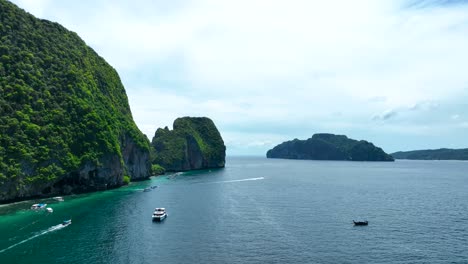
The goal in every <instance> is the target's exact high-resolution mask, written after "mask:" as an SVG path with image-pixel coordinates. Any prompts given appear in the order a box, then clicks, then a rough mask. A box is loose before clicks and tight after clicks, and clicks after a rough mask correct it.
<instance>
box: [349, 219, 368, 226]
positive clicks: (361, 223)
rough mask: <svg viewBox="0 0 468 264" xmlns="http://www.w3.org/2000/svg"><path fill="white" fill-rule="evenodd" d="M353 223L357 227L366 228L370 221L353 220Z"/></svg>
mask: <svg viewBox="0 0 468 264" xmlns="http://www.w3.org/2000/svg"><path fill="white" fill-rule="evenodd" d="M353 223H354V225H355V226H366V225H368V224H369V222H368V221H354V220H353Z"/></svg>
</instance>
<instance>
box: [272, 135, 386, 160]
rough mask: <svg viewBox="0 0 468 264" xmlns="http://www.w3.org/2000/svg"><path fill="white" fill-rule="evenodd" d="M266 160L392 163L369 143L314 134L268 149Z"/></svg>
mask: <svg viewBox="0 0 468 264" xmlns="http://www.w3.org/2000/svg"><path fill="white" fill-rule="evenodd" d="M267 158H283V159H310V160H351V161H393V158H392V156H390V155H388V154H387V153H385V152H384V151H383V150H382V149H381V148H378V147H376V146H374V144H372V143H370V142H367V141H365V140H361V141H357V140H354V139H350V138H348V137H346V136H343V135H334V134H315V135H313V136H312V137H311V138H309V139H307V140H299V139H294V140H292V141H286V142H283V143H281V144H279V145H277V146H276V147H274V148H273V149H270V150H269V151H268V152H267Z"/></svg>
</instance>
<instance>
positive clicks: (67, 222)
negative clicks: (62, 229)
mask: <svg viewBox="0 0 468 264" xmlns="http://www.w3.org/2000/svg"><path fill="white" fill-rule="evenodd" d="M69 224H71V219H70V220H64V221H63V222H62V225H64V226H67V225H69Z"/></svg>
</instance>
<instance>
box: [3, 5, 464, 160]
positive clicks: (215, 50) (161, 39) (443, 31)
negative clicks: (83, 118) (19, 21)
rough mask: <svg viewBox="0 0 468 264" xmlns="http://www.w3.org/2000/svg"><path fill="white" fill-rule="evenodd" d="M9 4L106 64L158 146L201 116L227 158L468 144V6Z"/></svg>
mask: <svg viewBox="0 0 468 264" xmlns="http://www.w3.org/2000/svg"><path fill="white" fill-rule="evenodd" d="M12 2H13V3H15V4H17V5H18V6H19V7H20V8H23V9H25V10H26V11H27V12H29V13H31V14H33V15H35V16H36V17H39V18H44V19H48V20H51V21H55V22H58V23H60V24H61V25H63V26H64V27H66V28H67V29H69V30H72V31H74V32H76V33H77V34H78V35H79V36H80V37H81V38H82V39H83V40H84V41H85V42H86V43H87V44H88V45H89V46H91V47H92V48H93V49H94V50H96V52H98V54H99V55H100V56H102V57H103V58H104V59H105V60H106V61H107V62H108V63H109V64H111V65H112V66H113V67H114V68H115V69H116V70H117V72H118V73H119V75H120V78H121V80H122V82H123V84H124V86H125V89H126V92H127V95H128V98H129V103H130V107H131V110H132V113H133V117H134V120H135V122H136V124H137V125H138V127H139V128H140V130H142V131H143V133H145V134H146V135H147V136H148V137H149V139H150V140H151V138H152V137H153V135H154V132H155V131H156V129H157V128H158V127H164V126H168V127H172V122H173V121H174V119H175V118H177V117H181V116H207V117H210V118H211V119H212V120H213V121H214V122H215V124H216V125H217V127H218V129H219V130H220V132H221V135H222V137H223V139H224V141H225V144H226V146H227V154H228V155H229V156H264V155H265V153H266V151H267V150H268V149H270V148H272V147H274V146H275V145H277V144H279V143H281V142H283V141H287V140H292V139H294V138H299V139H306V138H309V137H311V136H312V134H315V133H334V134H344V135H347V136H348V137H349V138H353V139H358V140H360V139H365V140H368V141H370V142H373V143H374V144H375V145H376V146H378V147H381V148H383V149H384V150H385V151H386V152H387V153H392V152H395V151H401V150H402V151H405V150H416V149H436V148H443V147H446V148H466V147H468V138H467V137H466V135H465V134H466V132H468V112H467V111H466V110H467V109H468V103H466V98H467V96H468V75H467V74H466V73H465V71H466V69H468V49H466V47H468V34H467V33H468V1H454V0H445V1H441V0H421V1H415V0H393V1H392V0H382V1H373V0H357V1H338V0H331V1H326V2H323V1H305V0H296V1H287V2H286V1H284V2H283V1H246V0H241V1H214V0H201V1H196V2H195V1H188V0H187V1H186V0H177V1H170V2H167V1H161V0H158V1H150V0H141V1H132V3H129V2H128V1H123V0H118V1H111V0H98V1H89V0H88V1H79V2H78V1H60V0H13V1H12Z"/></svg>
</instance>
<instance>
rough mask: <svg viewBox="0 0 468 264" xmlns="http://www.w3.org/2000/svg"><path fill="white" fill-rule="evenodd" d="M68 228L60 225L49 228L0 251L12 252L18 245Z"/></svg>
mask: <svg viewBox="0 0 468 264" xmlns="http://www.w3.org/2000/svg"><path fill="white" fill-rule="evenodd" d="M67 226H68V225H62V224H59V225H55V226H52V227H49V228H48V229H46V230H43V231H41V232H39V233H37V234H36V235H34V236H32V237H30V238H28V239H25V240H23V241H20V242H18V243H16V244H14V245H11V246H9V247H7V248H5V249H2V250H0V253H3V252H5V251H7V250H10V249H12V248H14V247H16V246H18V245H21V244H23V243H26V242H28V241H30V240H33V239H34V238H36V237H39V236H42V235H45V234H47V233H50V232H53V231H55V230H59V229H62V228H64V227H67Z"/></svg>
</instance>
